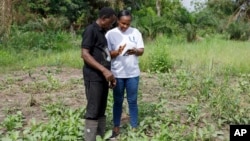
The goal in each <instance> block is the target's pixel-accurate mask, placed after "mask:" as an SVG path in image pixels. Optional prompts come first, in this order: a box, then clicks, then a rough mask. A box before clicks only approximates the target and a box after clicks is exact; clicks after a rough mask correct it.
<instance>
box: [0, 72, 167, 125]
mask: <svg viewBox="0 0 250 141" xmlns="http://www.w3.org/2000/svg"><path fill="white" fill-rule="evenodd" d="M139 87H140V92H141V93H142V94H143V96H142V100H143V101H154V100H155V97H154V96H153V95H152V94H154V93H161V92H163V91H164V89H163V88H161V87H160V86H159V84H158V82H157V77H156V76H154V75H148V74H147V73H142V74H141V78H140V86H139ZM84 93H85V91H84V86H83V81H82V71H81V69H74V68H57V67H40V68H36V69H32V70H20V71H13V72H9V73H5V74H0V96H1V98H0V122H2V121H3V119H4V118H5V117H6V116H8V115H9V114H15V113H16V111H22V114H23V116H24V119H25V121H27V122H28V121H29V120H30V119H32V118H35V119H36V120H38V121H44V120H46V119H47V117H46V114H45V111H43V108H42V107H43V106H44V105H46V104H51V103H55V102H58V101H60V102H63V103H64V104H65V105H67V106H70V107H72V108H79V107H82V106H85V105H86V98H85V94H84Z"/></svg>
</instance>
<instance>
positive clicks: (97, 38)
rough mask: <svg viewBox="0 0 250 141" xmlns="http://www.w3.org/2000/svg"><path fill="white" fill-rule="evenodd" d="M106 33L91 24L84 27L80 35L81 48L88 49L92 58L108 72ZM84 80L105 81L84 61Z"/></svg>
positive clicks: (94, 24)
mask: <svg viewBox="0 0 250 141" xmlns="http://www.w3.org/2000/svg"><path fill="white" fill-rule="evenodd" d="M105 33H106V31H105V30H103V29H102V28H100V27H99V26H98V24H97V23H96V22H93V23H92V24H90V25H89V26H87V27H86V29H85V30H84V32H83V34H82V45H81V46H82V48H85V49H89V52H90V54H91V55H92V56H93V58H94V59H95V60H96V61H97V62H99V63H100V64H102V65H103V66H105V67H106V68H107V69H109V70H110V65H111V64H110V61H107V57H108V54H107V52H105V50H108V48H107V40H106V38H105ZM83 76H84V80H87V81H106V79H105V77H104V76H103V74H102V73H101V72H100V71H98V70H96V69H94V68H92V67H91V66H90V65H88V64H87V63H86V62H85V61H84V66H83Z"/></svg>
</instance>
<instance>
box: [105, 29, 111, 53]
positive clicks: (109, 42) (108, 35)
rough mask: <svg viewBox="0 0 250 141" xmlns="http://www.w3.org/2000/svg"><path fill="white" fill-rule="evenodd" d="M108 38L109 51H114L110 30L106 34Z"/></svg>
mask: <svg viewBox="0 0 250 141" xmlns="http://www.w3.org/2000/svg"><path fill="white" fill-rule="evenodd" d="M105 37H106V39H107V43H108V49H109V51H112V47H111V39H110V32H107V33H106V35H105Z"/></svg>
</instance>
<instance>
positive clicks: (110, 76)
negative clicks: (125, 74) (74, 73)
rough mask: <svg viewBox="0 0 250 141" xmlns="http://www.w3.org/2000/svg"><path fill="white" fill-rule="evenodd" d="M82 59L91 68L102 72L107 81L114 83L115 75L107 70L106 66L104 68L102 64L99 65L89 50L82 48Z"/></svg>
mask: <svg viewBox="0 0 250 141" xmlns="http://www.w3.org/2000/svg"><path fill="white" fill-rule="evenodd" d="M81 57H82V59H83V60H84V61H85V62H86V63H87V64H88V65H90V66H91V67H93V68H95V69H97V70H99V71H100V72H102V74H103V75H104V77H105V78H106V80H107V81H114V80H115V77H114V76H113V74H112V73H111V71H110V70H108V69H107V68H105V67H104V66H102V65H101V64H99V63H98V62H97V61H96V60H95V59H94V58H93V57H92V56H91V55H90V53H89V50H88V49H85V48H82V53H81Z"/></svg>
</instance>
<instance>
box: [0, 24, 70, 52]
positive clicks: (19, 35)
mask: <svg viewBox="0 0 250 141" xmlns="http://www.w3.org/2000/svg"><path fill="white" fill-rule="evenodd" d="M33 28H38V27H33ZM41 28H43V27H41ZM69 40H73V38H72V36H70V35H69V34H68V33H66V32H63V31H56V32H53V31H52V30H49V31H47V32H37V31H25V30H24V31H23V30H20V29H18V27H14V28H13V31H12V34H11V35H10V37H9V39H8V41H6V42H4V46H6V47H7V48H12V49H15V50H19V51H20V50H39V49H42V50H58V51H62V50H66V49H68V48H71V46H72V44H70V42H69Z"/></svg>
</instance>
